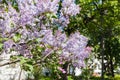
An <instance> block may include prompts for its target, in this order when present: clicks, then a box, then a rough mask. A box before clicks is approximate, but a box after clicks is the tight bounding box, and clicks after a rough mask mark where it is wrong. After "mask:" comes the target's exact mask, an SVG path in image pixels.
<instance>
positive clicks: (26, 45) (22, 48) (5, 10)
mask: <svg viewBox="0 0 120 80" xmlns="http://www.w3.org/2000/svg"><path fill="white" fill-rule="evenodd" d="M15 4H17V8H15V7H14V6H13V5H12V2H10V1H7V4H4V3H2V2H1V4H0V5H1V6H2V8H1V9H0V38H2V39H3V41H2V44H3V48H4V49H3V50H5V51H6V52H10V51H11V49H14V50H15V51H17V52H18V54H19V55H22V56H23V57H25V58H28V59H32V58H33V61H36V60H34V59H35V58H34V57H37V56H35V55H34V54H38V55H39V54H41V55H40V56H38V57H39V60H44V59H47V58H50V57H49V56H50V55H54V54H55V55H56V56H57V57H59V58H56V60H58V63H59V65H58V66H59V67H58V69H59V70H62V71H63V73H65V72H66V71H64V69H62V68H60V66H62V65H64V64H66V63H71V64H72V65H73V66H74V67H79V68H80V67H84V66H85V64H84V59H85V58H87V57H88V56H89V53H90V51H91V48H90V47H86V46H87V41H88V39H87V38H86V37H85V36H83V35H81V34H80V33H79V32H75V33H73V34H71V35H70V36H67V35H66V34H65V32H64V31H63V30H64V28H65V27H69V26H68V24H69V23H70V17H72V16H76V15H77V14H79V12H80V7H79V5H76V4H75V2H74V0H16V3H15ZM60 5H61V6H60ZM35 42H37V43H35ZM36 47H39V50H38V51H39V53H36V52H35V51H34V49H35V48H36ZM37 49H38V48H37ZM41 56H42V57H41ZM50 59H52V58H50Z"/></svg>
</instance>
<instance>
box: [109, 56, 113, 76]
mask: <svg viewBox="0 0 120 80" xmlns="http://www.w3.org/2000/svg"><path fill="white" fill-rule="evenodd" d="M112 60H113V58H112V57H111V56H110V67H111V75H112V77H114V65H113V61H112Z"/></svg>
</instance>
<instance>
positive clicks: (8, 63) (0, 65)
mask: <svg viewBox="0 0 120 80" xmlns="http://www.w3.org/2000/svg"><path fill="white" fill-rule="evenodd" d="M17 62H20V60H15V61H12V62H7V63H4V64H0V67H2V66H5V65H10V64H14V63H17Z"/></svg>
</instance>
